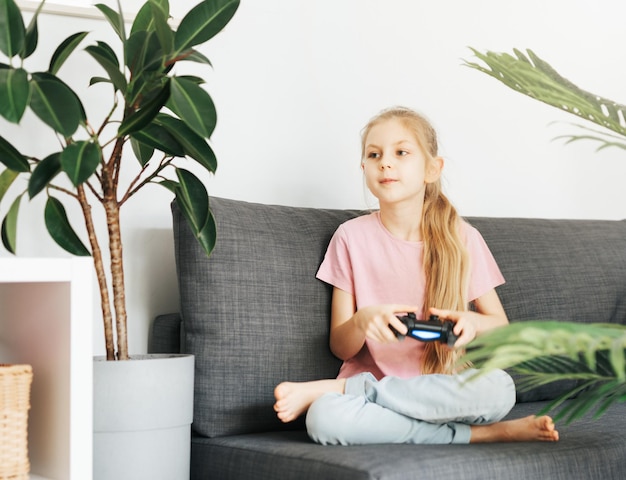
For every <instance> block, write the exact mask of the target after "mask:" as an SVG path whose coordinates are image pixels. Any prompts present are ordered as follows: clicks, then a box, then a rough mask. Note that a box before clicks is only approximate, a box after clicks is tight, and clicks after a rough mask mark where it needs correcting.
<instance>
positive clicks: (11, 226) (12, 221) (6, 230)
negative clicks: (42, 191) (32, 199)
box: [2, 195, 22, 255]
mask: <svg viewBox="0 0 626 480" xmlns="http://www.w3.org/2000/svg"><path fill="white" fill-rule="evenodd" d="M21 200H22V195H20V196H18V197H17V198H16V199H15V200H14V201H13V203H12V204H11V208H9V211H8V213H7V215H6V217H4V220H3V221H2V244H3V245H4V248H6V249H7V250H8V251H9V252H11V253H12V254H14V255H15V250H16V248H17V215H18V213H19V210H20V201H21Z"/></svg>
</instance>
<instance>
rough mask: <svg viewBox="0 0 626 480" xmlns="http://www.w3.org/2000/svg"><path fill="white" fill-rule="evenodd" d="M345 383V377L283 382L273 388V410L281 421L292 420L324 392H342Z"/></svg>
mask: <svg viewBox="0 0 626 480" xmlns="http://www.w3.org/2000/svg"><path fill="white" fill-rule="evenodd" d="M345 384H346V381H345V379H332V380H315V381H312V382H301V383H295V382H283V383H281V384H279V385H278V386H277V387H276V388H275V389H274V397H275V398H276V403H275V404H274V411H275V412H276V415H277V416H278V418H279V419H280V420H281V421H282V422H284V423H288V422H292V421H294V420H295V419H296V418H298V417H299V416H300V415H302V414H303V413H305V412H306V411H307V410H308V409H309V407H310V406H311V404H312V403H313V402H314V401H315V400H317V399H318V398H319V397H321V396H322V395H324V394H325V393H330V392H337V393H343V391H344V386H345Z"/></svg>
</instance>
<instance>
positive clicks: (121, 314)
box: [104, 193, 129, 360]
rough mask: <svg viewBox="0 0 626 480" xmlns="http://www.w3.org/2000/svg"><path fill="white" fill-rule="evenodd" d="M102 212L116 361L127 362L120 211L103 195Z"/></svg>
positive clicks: (115, 201) (115, 203) (116, 205)
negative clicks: (108, 263) (107, 249)
mask: <svg viewBox="0 0 626 480" xmlns="http://www.w3.org/2000/svg"><path fill="white" fill-rule="evenodd" d="M104 210H105V212H106V218H107V228H108V231H109V251H110V253H111V281H112V285H113V306H114V308H115V325H116V329H117V359H118V360H128V358H129V357H128V342H127V339H126V295H125V287H124V263H123V261H122V257H123V252H122V236H121V232H120V210H119V205H118V203H117V200H116V199H115V198H113V199H111V198H108V195H107V194H106V193H105V199H104Z"/></svg>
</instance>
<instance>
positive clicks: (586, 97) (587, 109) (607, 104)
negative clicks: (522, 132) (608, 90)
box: [465, 49, 626, 136]
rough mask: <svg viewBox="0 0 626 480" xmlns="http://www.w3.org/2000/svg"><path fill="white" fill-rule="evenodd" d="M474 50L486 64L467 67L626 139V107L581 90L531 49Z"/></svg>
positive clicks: (474, 63) (473, 63)
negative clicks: (625, 123)
mask: <svg viewBox="0 0 626 480" xmlns="http://www.w3.org/2000/svg"><path fill="white" fill-rule="evenodd" d="M472 51H473V52H474V54H475V55H476V57H477V58H478V59H479V60H480V61H482V62H483V64H481V63H476V62H467V61H466V62H465V65H466V66H468V67H471V68H474V69H477V70H479V71H481V72H483V73H485V74H487V75H489V76H491V77H493V78H495V79H496V80H498V81H500V82H502V83H503V84H504V85H506V86H508V87H509V88H512V89H514V90H516V91H518V92H520V93H523V94H524V95H527V96H529V97H531V98H534V99H535V100H539V101H541V102H544V103H546V104H548V105H551V106H553V107H556V108H558V109H560V110H564V111H566V112H568V113H571V114H573V115H577V116H579V117H581V118H583V119H585V120H587V121H590V122H593V123H596V124H597V125H601V126H602V127H604V128H607V129H609V130H612V131H614V132H616V133H618V134H620V135H622V136H626V125H624V124H623V123H622V121H621V119H622V118H625V117H626V106H624V105H621V104H618V103H616V102H614V101H612V100H609V99H606V98H602V97H600V96H598V95H595V94H593V93H590V92H587V91H585V90H583V89H581V88H579V87H578V86H576V85H574V84H573V83H572V82H570V81H569V80H567V79H566V78H564V77H562V76H561V75H560V74H559V73H558V72H557V71H556V70H555V69H554V68H553V67H552V66H551V65H550V64H549V63H547V62H546V61H545V60H543V59H541V58H540V57H539V56H537V55H536V54H535V53H534V52H533V51H532V50H527V51H526V55H525V54H524V53H522V52H521V51H519V50H517V49H514V50H513V53H514V55H515V56H513V55H510V54H508V53H496V52H490V51H487V52H485V53H481V52H479V51H477V50H475V49H472Z"/></svg>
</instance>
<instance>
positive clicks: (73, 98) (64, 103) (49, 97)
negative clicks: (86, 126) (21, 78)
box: [30, 72, 85, 138]
mask: <svg viewBox="0 0 626 480" xmlns="http://www.w3.org/2000/svg"><path fill="white" fill-rule="evenodd" d="M30 88H31V98H30V108H32V110H33V112H35V114H36V115H37V116H38V117H39V118H40V119H41V120H42V121H43V122H44V123H45V124H46V125H48V126H50V127H51V128H53V129H54V130H55V131H56V132H59V133H60V134H61V135H63V136H64V137H65V138H69V137H71V136H72V135H73V134H74V132H76V130H77V129H78V126H79V125H80V123H81V122H83V121H84V118H85V110H84V108H83V105H82V104H81V102H80V100H79V99H78V96H77V95H76V93H74V91H73V90H72V89H71V88H70V87H68V86H67V85H66V84H65V83H63V82H62V81H61V80H60V79H59V78H58V77H56V76H54V75H50V74H49V73H44V72H40V73H33V74H32V78H31V81H30Z"/></svg>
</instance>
